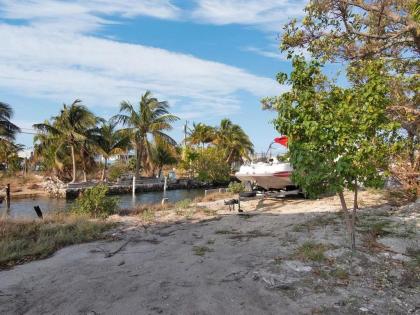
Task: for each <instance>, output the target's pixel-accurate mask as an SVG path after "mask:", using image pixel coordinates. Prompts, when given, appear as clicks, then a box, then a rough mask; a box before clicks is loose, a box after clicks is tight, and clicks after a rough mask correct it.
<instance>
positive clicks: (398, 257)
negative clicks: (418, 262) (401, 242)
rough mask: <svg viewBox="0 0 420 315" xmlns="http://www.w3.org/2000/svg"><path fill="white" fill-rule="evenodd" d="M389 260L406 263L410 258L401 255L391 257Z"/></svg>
mask: <svg viewBox="0 0 420 315" xmlns="http://www.w3.org/2000/svg"><path fill="white" fill-rule="evenodd" d="M391 258H392V259H395V260H400V261H406V262H407V261H410V260H411V258H410V257H408V256H405V255H402V254H396V255H393V256H391Z"/></svg>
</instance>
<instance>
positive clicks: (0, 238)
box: [0, 214, 114, 269]
mask: <svg viewBox="0 0 420 315" xmlns="http://www.w3.org/2000/svg"><path fill="white" fill-rule="evenodd" d="M113 226H114V224H113V223H109V222H105V221H100V220H91V219H89V218H88V217H85V216H74V215H70V216H69V215H59V214H58V215H54V216H49V217H46V218H45V219H44V220H42V221H41V220H13V219H6V220H0V269H4V268H9V267H12V266H14V265H17V264H22V263H25V262H29V261H32V260H36V259H42V258H46V257H48V256H51V255H52V254H53V253H54V252H56V251H57V250H59V249H60V248H62V247H65V246H68V245H73V244H78V243H83V242H89V241H93V240H97V239H102V238H104V237H105V236H104V232H105V231H106V230H108V229H110V228H111V227H113Z"/></svg>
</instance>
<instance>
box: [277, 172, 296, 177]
mask: <svg viewBox="0 0 420 315" xmlns="http://www.w3.org/2000/svg"><path fill="white" fill-rule="evenodd" d="M273 175H274V176H276V177H289V176H290V175H292V172H288V171H287V172H278V173H274V174H273Z"/></svg>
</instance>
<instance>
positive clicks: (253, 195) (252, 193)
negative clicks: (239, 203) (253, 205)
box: [239, 191, 257, 198]
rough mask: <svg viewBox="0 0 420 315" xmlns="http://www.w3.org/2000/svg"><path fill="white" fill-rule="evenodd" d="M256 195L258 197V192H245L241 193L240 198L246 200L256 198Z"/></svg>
mask: <svg viewBox="0 0 420 315" xmlns="http://www.w3.org/2000/svg"><path fill="white" fill-rule="evenodd" d="M256 195H257V192H255V191H243V192H241V193H239V197H245V198H249V197H255V196H256Z"/></svg>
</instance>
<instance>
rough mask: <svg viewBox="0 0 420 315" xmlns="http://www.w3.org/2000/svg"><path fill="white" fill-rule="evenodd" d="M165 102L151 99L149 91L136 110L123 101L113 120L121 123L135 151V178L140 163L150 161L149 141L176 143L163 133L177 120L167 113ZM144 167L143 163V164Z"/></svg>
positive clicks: (137, 174)
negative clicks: (118, 112)
mask: <svg viewBox="0 0 420 315" xmlns="http://www.w3.org/2000/svg"><path fill="white" fill-rule="evenodd" d="M168 108H169V105H168V103H167V102H162V101H159V100H158V99H157V98H155V97H152V94H151V92H150V91H147V92H146V93H145V94H143V95H142V97H141V99H140V102H139V104H138V108H135V107H134V105H132V104H131V103H129V102H126V101H123V102H121V106H120V114H118V115H116V116H114V118H113V120H114V121H115V122H118V123H122V124H123V125H124V126H126V127H127V128H126V129H124V131H125V132H127V134H129V135H130V139H131V142H132V144H133V147H134V148H135V149H136V177H138V176H139V173H140V163H142V162H145V161H147V160H149V159H150V141H149V140H151V138H153V139H154V140H155V141H161V142H165V143H167V144H169V145H175V144H176V142H175V140H174V139H172V138H171V137H170V136H169V135H167V134H166V133H165V131H168V130H171V129H172V125H171V124H172V123H173V122H175V121H177V120H178V119H179V118H178V117H177V116H175V115H172V114H170V113H169V111H168ZM143 166H145V163H143Z"/></svg>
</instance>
